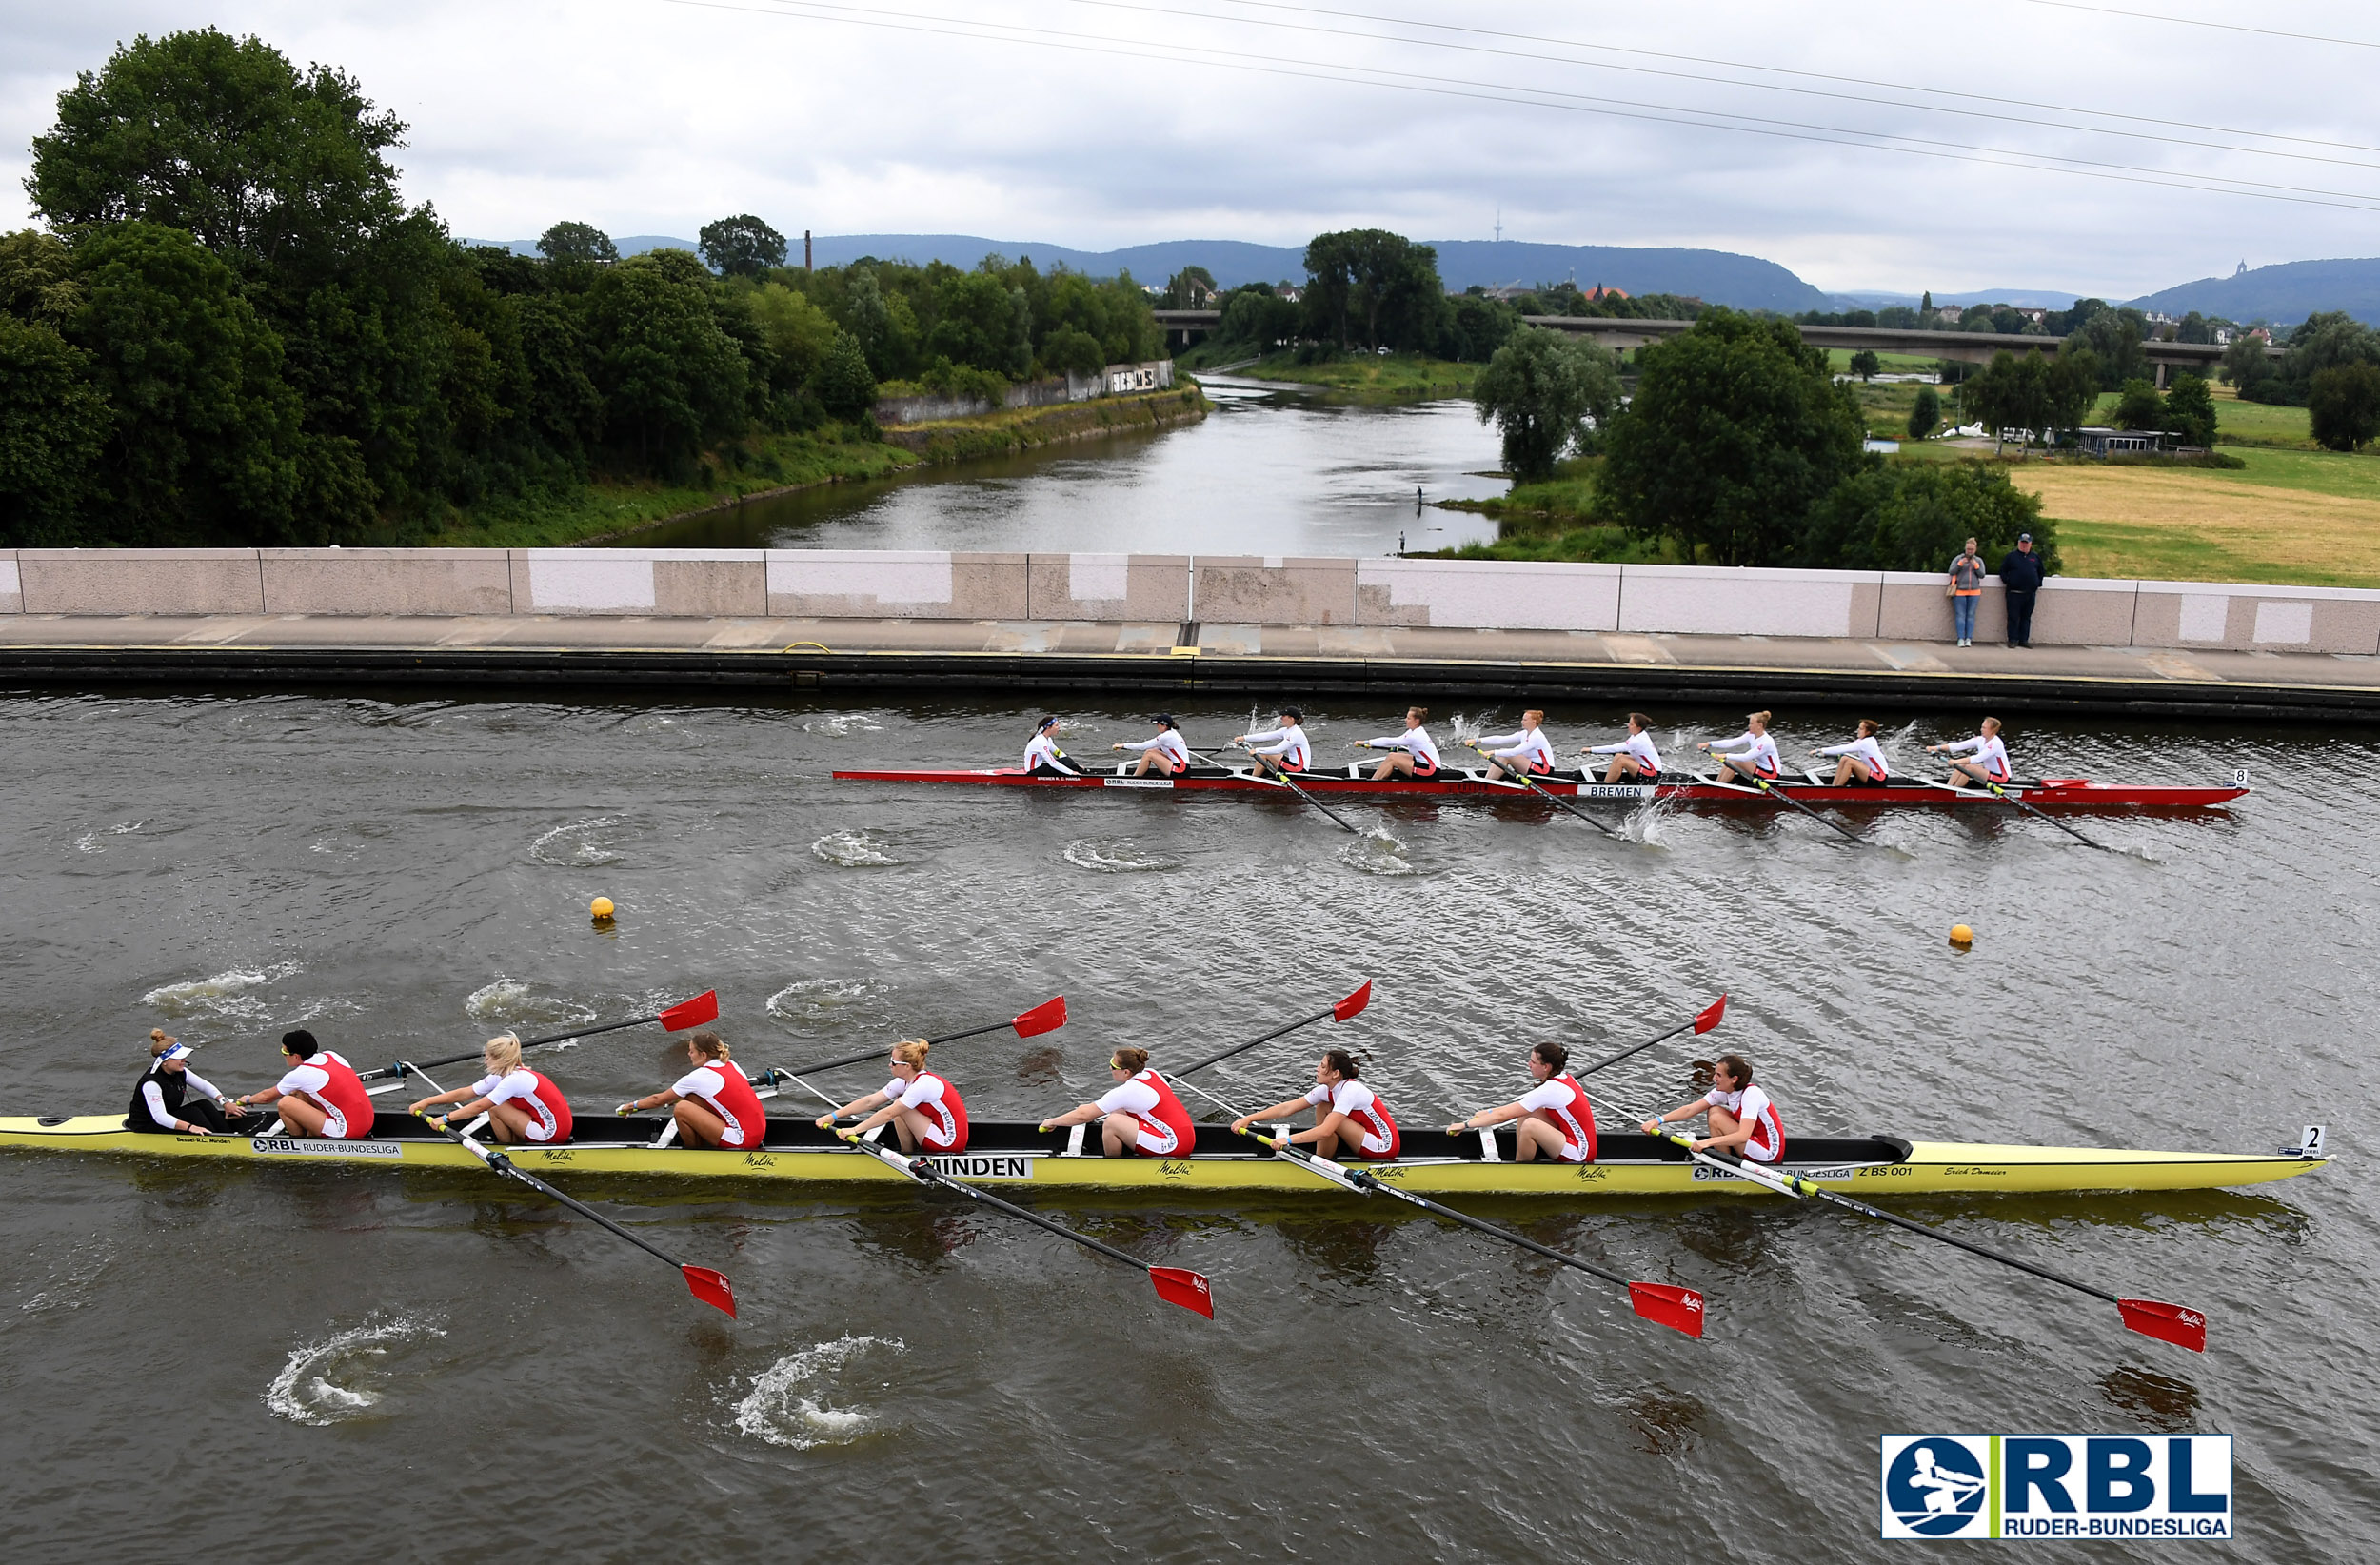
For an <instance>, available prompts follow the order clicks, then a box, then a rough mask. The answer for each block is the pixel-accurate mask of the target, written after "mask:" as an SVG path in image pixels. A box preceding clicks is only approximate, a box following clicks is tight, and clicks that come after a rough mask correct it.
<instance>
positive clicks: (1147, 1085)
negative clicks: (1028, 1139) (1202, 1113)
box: [1041, 1048, 1199, 1158]
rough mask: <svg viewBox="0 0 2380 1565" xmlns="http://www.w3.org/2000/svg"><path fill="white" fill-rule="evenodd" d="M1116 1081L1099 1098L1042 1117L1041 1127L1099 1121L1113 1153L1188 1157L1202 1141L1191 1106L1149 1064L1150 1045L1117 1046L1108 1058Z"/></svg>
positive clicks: (1103, 1143)
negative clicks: (1147, 1047)
mask: <svg viewBox="0 0 2380 1565" xmlns="http://www.w3.org/2000/svg"><path fill="white" fill-rule="evenodd" d="M1107 1069H1108V1074H1109V1075H1111V1076H1113V1077H1115V1079H1116V1084H1115V1086H1113V1087H1112V1088H1110V1089H1109V1090H1108V1091H1107V1092H1106V1093H1105V1094H1104V1095H1102V1096H1101V1099H1100V1100H1099V1101H1098V1102H1096V1103H1084V1104H1082V1105H1081V1106H1080V1107H1078V1108H1071V1109H1068V1110H1067V1111H1066V1112H1065V1113H1063V1114H1061V1115H1060V1116H1058V1118H1056V1119H1044V1120H1042V1121H1041V1128H1042V1129H1043V1130H1058V1129H1061V1128H1062V1127H1064V1126H1067V1125H1082V1124H1088V1123H1090V1122H1091V1121H1092V1120H1094V1119H1101V1116H1102V1115H1103V1116H1105V1119H1101V1124H1100V1140H1101V1150H1102V1151H1104V1152H1105V1153H1106V1155H1107V1156H1108V1157H1110V1158H1131V1157H1140V1158H1187V1157H1188V1156H1190V1153H1191V1151H1192V1149H1193V1148H1195V1147H1196V1146H1197V1145H1198V1144H1199V1133H1198V1131H1197V1130H1196V1129H1195V1128H1193V1127H1192V1125H1191V1123H1190V1111H1189V1110H1188V1109H1186V1108H1183V1107H1182V1106H1181V1099H1179V1098H1177V1097H1175V1096H1174V1089H1173V1088H1172V1087H1169V1086H1167V1085H1166V1084H1165V1079H1164V1078H1163V1077H1161V1076H1160V1075H1158V1074H1157V1073H1156V1072H1155V1071H1153V1070H1151V1069H1149V1051H1148V1050H1146V1049H1133V1048H1122V1049H1118V1050H1117V1051H1116V1052H1115V1053H1114V1054H1113V1055H1110V1056H1109V1057H1108V1060H1107Z"/></svg>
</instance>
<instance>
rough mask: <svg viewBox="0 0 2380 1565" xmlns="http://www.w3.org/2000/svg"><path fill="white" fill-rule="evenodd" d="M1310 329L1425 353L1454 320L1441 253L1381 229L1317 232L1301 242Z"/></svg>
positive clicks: (1347, 342)
mask: <svg viewBox="0 0 2380 1565" xmlns="http://www.w3.org/2000/svg"><path fill="white" fill-rule="evenodd" d="M1305 263H1306V273H1307V277H1308V282H1307V285H1306V311H1307V321H1308V331H1309V334H1310V335H1312V336H1316V337H1321V338H1328V339H1331V340H1334V341H1336V342H1337V343H1338V344H1339V347H1353V346H1354V345H1355V343H1356V341H1357V339H1358V336H1360V340H1361V342H1362V345H1363V346H1364V347H1370V348H1379V347H1395V348H1404V349H1410V350H1426V349H1428V348H1430V347H1435V346H1436V343H1437V338H1438V336H1439V335H1440V334H1441V333H1442V332H1443V331H1444V330H1445V329H1446V327H1447V325H1448V323H1449V322H1450V321H1451V319H1452V307H1450V306H1449V305H1448V304H1447V302H1446V290H1445V287H1443V285H1441V284H1440V283H1439V281H1438V251H1437V250H1436V249H1435V248H1432V247H1430V246H1428V245H1417V244H1415V243H1414V242H1413V241H1412V240H1410V239H1407V238H1405V237H1404V236H1403V235H1401V234H1395V233H1391V232H1389V231H1388V230H1387V229H1385V228H1349V229H1346V230H1344V231H1342V232H1339V233H1325V234H1317V235H1315V236H1314V238H1313V239H1312V240H1311V241H1309V242H1308V244H1307V245H1306V252H1305Z"/></svg>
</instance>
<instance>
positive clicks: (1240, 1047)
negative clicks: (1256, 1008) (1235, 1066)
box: [1165, 1006, 1338, 1076]
mask: <svg viewBox="0 0 2380 1565" xmlns="http://www.w3.org/2000/svg"><path fill="white" fill-rule="evenodd" d="M1337 1012H1338V1007H1337V1006H1325V1007H1323V1008H1322V1009H1321V1010H1319V1011H1317V1012H1315V1013H1314V1014H1313V1015H1312V1016H1306V1017H1299V1019H1298V1020H1295V1021H1293V1022H1291V1023H1290V1024H1289V1025H1288V1026H1286V1027H1276V1028H1274V1029H1273V1030H1272V1031H1271V1032H1269V1033H1266V1034H1265V1035H1264V1036H1263V1037H1262V1038H1252V1039H1250V1040H1247V1041H1246V1042H1245V1043H1235V1044H1233V1045H1232V1046H1231V1047H1230V1048H1228V1049H1225V1050H1224V1051H1223V1052H1222V1053H1220V1054H1211V1055H1208V1056H1207V1057H1206V1058H1205V1059H1204V1060H1200V1061H1199V1062H1198V1063H1197V1064H1195V1065H1184V1066H1182V1067H1181V1069H1180V1070H1179V1071H1168V1072H1166V1073H1165V1074H1166V1075H1168V1076H1188V1075H1189V1074H1190V1073H1191V1072H1193V1071H1202V1070H1204V1069H1206V1068H1207V1066H1209V1065H1220V1064H1221V1063H1222V1062H1223V1061H1224V1060H1229V1059H1230V1058H1231V1057H1232V1056H1234V1055H1236V1054H1245V1053H1247V1052H1248V1051H1249V1050H1250V1049H1253V1048H1255V1047H1256V1046H1257V1045H1258V1044H1259V1043H1270V1042H1271V1041H1273V1040H1275V1039H1277V1038H1281V1037H1285V1036H1287V1035H1288V1034H1290V1033H1294V1032H1296V1031H1297V1030H1298V1029H1299V1028H1300V1027H1311V1026H1313V1025H1314V1024H1315V1023H1316V1022H1318V1021H1319V1020H1322V1019H1323V1018H1325V1017H1328V1016H1333V1015H1336V1014H1337Z"/></svg>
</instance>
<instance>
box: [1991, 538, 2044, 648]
mask: <svg viewBox="0 0 2380 1565" xmlns="http://www.w3.org/2000/svg"><path fill="white" fill-rule="evenodd" d="M2000 589H2001V591H2003V592H2004V593H2006V594H2007V595H2008V644H2009V645H2011V646H2031V645H2032V644H2033V595H2034V594H2035V593H2038V592H2039V591H2040V590H2041V556H2039V555H2037V554H2035V553H2033V534H2031V533H2029V532H2020V533H2018V534H2017V535H2016V546H2015V547H2014V548H2013V549H2011V550H2009V551H2008V553H2007V554H2005V555H2003V556H2001V558H2000Z"/></svg>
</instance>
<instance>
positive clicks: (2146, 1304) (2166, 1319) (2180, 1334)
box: [2115, 1298, 2207, 1353]
mask: <svg viewBox="0 0 2380 1565" xmlns="http://www.w3.org/2000/svg"><path fill="white" fill-rule="evenodd" d="M2115 1307H2116V1308H2117V1309H2119V1310H2121V1311H2123V1312H2124V1324H2125V1325H2127V1326H2130V1327H2131V1328H2132V1330H2134V1331H2136V1332H2138V1333H2140V1335H2141V1336H2143V1337H2155V1338H2157V1339H2158V1340H2159V1341H2161V1342H2172V1343H2173V1344H2175V1345H2176V1346H2179V1347H2185V1348H2188V1349H2189V1350H2190V1351H2191V1352H2192V1353H2204V1352H2206V1351H2207V1317H2206V1316H2205V1314H2204V1313H2202V1312H2200V1311H2197V1310H2193V1309H2191V1308H2189V1307H2188V1306H2187V1305H2182V1304H2160V1303H2158V1302H2157V1301H2156V1300H2155V1299H2153V1298H2119V1299H2117V1300H2116V1301H2115Z"/></svg>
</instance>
